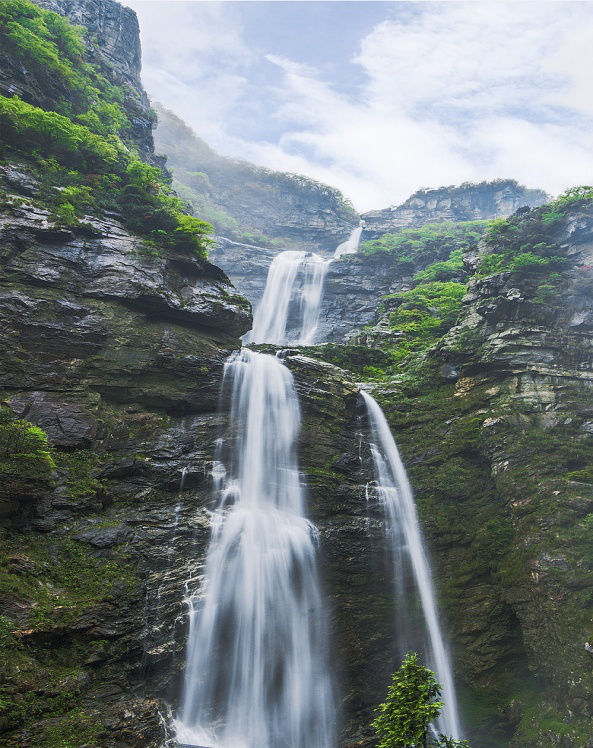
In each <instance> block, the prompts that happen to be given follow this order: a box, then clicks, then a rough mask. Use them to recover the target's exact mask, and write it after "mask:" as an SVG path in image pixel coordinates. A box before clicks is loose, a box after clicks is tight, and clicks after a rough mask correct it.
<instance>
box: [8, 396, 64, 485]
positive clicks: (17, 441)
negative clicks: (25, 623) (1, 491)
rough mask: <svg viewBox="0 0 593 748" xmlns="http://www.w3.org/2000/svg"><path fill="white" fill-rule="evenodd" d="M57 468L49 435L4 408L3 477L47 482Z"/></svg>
mask: <svg viewBox="0 0 593 748" xmlns="http://www.w3.org/2000/svg"><path fill="white" fill-rule="evenodd" d="M54 468H55V464H54V461H53V459H52V457H51V453H50V446H49V442H48V440H47V434H46V433H45V431H43V429H40V428H39V427H38V426H33V424H32V423H29V421H25V420H23V419H21V418H17V416H15V414H14V413H13V412H12V411H11V410H10V409H9V408H7V407H5V406H0V474H2V475H4V476H5V477H6V476H14V475H24V476H26V477H27V478H37V479H43V478H49V477H50V475H51V473H52V471H53V469H54Z"/></svg>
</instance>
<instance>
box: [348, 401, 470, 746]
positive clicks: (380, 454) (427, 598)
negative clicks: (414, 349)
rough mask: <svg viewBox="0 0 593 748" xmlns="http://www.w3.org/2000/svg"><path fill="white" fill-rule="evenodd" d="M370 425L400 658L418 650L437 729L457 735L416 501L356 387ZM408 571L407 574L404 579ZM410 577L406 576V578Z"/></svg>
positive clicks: (392, 447) (376, 409) (380, 421)
mask: <svg viewBox="0 0 593 748" xmlns="http://www.w3.org/2000/svg"><path fill="white" fill-rule="evenodd" d="M361 395H362V397H363V400H364V403H365V406H366V409H367V414H368V419H369V423H370V427H371V435H372V436H371V438H372V442H371V445H370V447H371V454H372V457H373V465H374V472H375V480H376V483H377V493H378V495H379V502H380V504H381V506H382V509H383V511H384V515H385V532H386V534H387V537H388V539H389V544H390V547H391V557H392V563H393V572H394V577H395V586H396V589H395V600H396V614H397V621H398V625H397V632H396V635H397V643H398V650H399V653H400V656H401V657H402V658H403V657H404V656H405V654H406V652H407V651H409V650H415V649H418V650H423V654H424V657H425V659H426V663H425V664H427V665H428V667H430V668H431V669H432V670H434V671H435V672H436V674H437V680H439V682H440V683H442V685H443V692H442V698H443V701H444V707H443V710H442V712H441V715H440V717H439V718H438V720H437V724H436V727H437V731H438V732H440V733H443V734H444V735H448V736H451V737H453V738H456V739H459V738H460V736H461V735H460V733H461V728H460V720H459V713H458V708H457V696H456V692H455V683H454V680H453V673H452V669H451V663H450V660H449V657H448V655H447V650H446V648H445V644H444V641H443V635H442V632H441V626H440V623H439V617H438V611H437V603H436V597H435V592H434V587H433V583H432V579H431V573H430V566H429V562H428V557H427V554H426V550H425V548H424V543H423V541H422V534H421V531H420V525H419V523H418V515H417V512H416V504H415V501H414V495H413V493H412V487H411V486H410V482H409V480H408V476H407V474H406V469H405V467H404V464H403V462H402V460H401V457H400V455H399V451H398V449H397V445H396V443H395V440H394V438H393V435H392V433H391V430H390V428H389V424H388V423H387V420H386V418H385V415H384V414H383V411H382V410H381V407H380V406H379V404H378V403H377V401H376V400H375V399H374V398H373V397H371V396H370V395H369V394H368V393H367V392H365V391H364V390H361ZM406 576H408V579H406ZM410 577H411V579H410ZM412 580H413V582H415V587H416V593H417V595H418V596H419V598H420V606H421V609H422V618H423V622H424V626H423V629H424V630H423V632H422V634H423V636H422V637H421V638H424V639H425V642H422V641H420V640H419V637H418V636H417V631H414V630H413V628H414V623H413V616H412V615H411V610H410V605H409V603H408V602H407V597H408V595H409V590H408V587H409V583H410V581H412Z"/></svg>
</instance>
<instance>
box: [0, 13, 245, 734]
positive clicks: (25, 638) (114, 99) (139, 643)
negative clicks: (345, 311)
mask: <svg viewBox="0 0 593 748" xmlns="http://www.w3.org/2000/svg"><path fill="white" fill-rule="evenodd" d="M43 5H48V6H50V5H51V7H54V8H55V9H57V10H58V11H60V12H63V13H64V14H65V15H72V17H73V18H74V19H75V20H76V21H79V22H83V23H85V24H88V25H89V28H90V29H92V33H93V34H96V35H97V37H98V41H93V40H89V39H88V37H86V36H84V35H83V36H81V35H80V34H79V32H78V31H76V30H75V29H73V28H72V27H71V26H70V25H69V24H64V23H63V22H61V21H60V18H59V17H58V16H54V15H52V14H50V15H43V14H40V12H39V11H36V10H35V6H34V5H31V4H28V3H26V2H24V3H9V2H7V3H4V4H3V5H2V8H1V9H0V21H1V23H0V33H2V34H3V39H5V41H3V42H2V54H1V59H0V71H1V74H0V79H1V80H2V81H3V82H4V83H5V84H6V87H4V88H3V89H2V94H3V96H2V99H1V103H2V111H1V116H2V117H3V119H2V126H3V127H2V141H1V143H0V146H1V148H2V153H3V162H2V165H1V167H0V320H1V322H0V330H1V333H0V337H1V346H2V350H3V356H2V361H1V364H0V388H1V389H0V393H1V394H0V399H1V406H0V473H1V474H2V479H1V480H0V525H1V527H2V530H1V532H2V551H1V554H0V600H1V602H0V607H1V615H0V649H1V651H2V655H1V656H2V661H3V670H2V673H1V675H0V693H1V699H0V701H1V706H0V742H1V743H2V745H6V746H30V747H31V748H33V747H35V748H37V746H41V745H43V746H47V747H48V748H54V747H55V748H57V747H58V746H60V747H64V746H69V747H70V748H81V747H82V746H91V745H92V746H138V747H140V746H142V747H143V748H146V747H147V746H154V748H157V746H161V745H162V742H163V736H164V734H165V733H164V732H163V724H165V722H164V720H165V719H166V702H165V701H164V698H163V697H164V696H166V695H168V693H169V692H168V688H169V685H170V684H172V686H171V694H174V693H177V691H178V683H177V680H176V672H177V671H176V667H177V666H176V664H175V659H174V658H175V655H176V654H178V653H179V652H181V651H182V649H183V643H182V642H183V640H182V637H179V638H177V637H175V636H174V635H173V634H174V631H175V627H176V626H177V624H178V623H179V621H180V620H181V618H182V615H183V603H182V596H183V593H182V590H183V584H184V580H185V579H186V578H187V575H188V574H189V567H190V566H192V564H199V562H200V559H201V557H202V555H201V550H200V549H203V546H204V544H205V543H206V542H207V538H208V534H209V531H208V521H207V516H206V509H205V507H206V506H207V503H208V501H209V497H210V493H209V489H208V488H207V487H206V470H207V468H206V466H207V461H208V460H210V459H211V449H212V446H213V440H214V439H215V438H216V434H217V433H218V425H219V417H218V414H217V409H218V391H219V382H220V377H221V372H222V365H223V363H224V361H225V359H226V357H227V355H228V353H229V352H230V350H231V349H233V348H235V347H237V346H238V340H239V336H240V335H241V334H242V333H243V332H245V331H246V330H247V329H248V328H249V327H250V324H251V316H250V308H249V304H248V302H247V301H246V300H245V299H244V298H243V297H240V296H238V295H237V294H236V292H235V290H234V289H233V287H232V286H231V285H230V283H229V281H228V279H227V277H226V276H225V275H224V273H223V272H222V271H221V270H219V269H218V268H217V267H215V266H213V265H211V264H210V263H208V262H206V261H205V260H204V259H203V251H202V250H201V249H200V246H199V243H196V240H195V236H194V235H192V236H191V237H189V239H188V238H187V237H186V238H183V239H182V240H181V241H170V240H169V234H168V231H170V232H173V226H174V225H175V223H176V224H177V229H178V230H179V232H181V233H179V232H178V233H177V236H178V237H180V238H181V237H182V235H183V226H184V225H187V226H189V224H187V220H190V221H193V219H190V217H189V216H186V217H184V216H183V215H182V214H181V213H179V212H178V208H177V204H176V203H175V202H174V201H173V202H172V201H171V200H172V198H171V199H170V198H169V196H168V195H167V194H166V188H165V187H164V186H163V187H161V183H160V182H159V183H157V182H156V181H155V180H156V179H157V177H158V175H159V172H158V170H154V169H151V168H150V167H148V166H146V164H144V163H143V162H141V161H138V160H137V159H131V157H130V156H129V151H127V150H126V148H125V147H123V146H119V145H117V144H118V142H119V141H118V140H117V138H118V137H119V136H118V134H116V133H115V132H113V129H114V128H116V127H121V137H122V138H125V141H126V142H128V143H132V144H135V145H137V146H138V147H139V148H140V150H141V151H143V152H144V154H145V156H146V158H147V159H149V160H153V158H152V156H153V154H152V135H151V125H150V118H149V117H148V114H147V112H148V109H147V106H146V95H145V93H144V92H143V91H142V89H141V88H140V84H139V78H138V74H139V42H138V26H137V21H136V17H135V15H134V14H133V13H132V12H131V11H129V10H127V9H124V8H122V6H120V5H119V4H118V3H116V2H114V1H113V0H101V1H100V2H95V1H94V0H88V1H87V2H76V3H69V2H63V3H61V2H60V3H53V2H52V3H43ZM27 18H32V19H35V24H36V25H35V24H34V25H33V28H35V29H36V30H38V31H39V30H41V31H39V33H42V34H45V35H46V37H45V38H46V40H47V48H46V51H45V55H46V56H45V58H43V57H42V56H41V51H40V47H39V46H38V45H37V46H36V45H35V44H34V43H32V41H31V36H30V35H27V34H26V33H19V29H20V28H23V26H24V25H26V23H27V21H26V19H27ZM52 40H55V41H52ZM82 42H84V44H85V45H87V46H86V47H85V49H86V52H84V51H83V48H82V47H81V46H80V44H81V43H82ZM52 45H54V46H52ZM60 45H69V46H68V47H67V48H68V49H69V50H70V52H69V54H65V55H64V59H63V60H62V61H61V62H60V65H59V67H57V68H56V72H55V73H54V74H53V78H52V81H53V82H50V84H47V85H46V76H47V74H48V73H49V72H51V71H52V69H53V68H52V65H54V63H55V59H56V57H55V54H54V51H55V49H57V48H59V46H60ZM65 48H66V47H65ZM82 55H85V56H82ZM88 66H91V67H88ZM15 71H17V72H18V74H19V75H20V78H19V77H15V74H14V72H15ZM81 81H82V83H84V84H85V85H87V88H86V89H84V90H83V85H82V83H81ZM21 84H22V85H21ZM52 85H53V86H54V87H53V88H52ZM68 85H71V86H72V89H71V90H70V89H69V88H68ZM19 86H20V87H19ZM88 86H95V87H96V88H95V94H94V95H95V96H96V100H95V106H96V112H100V113H101V114H102V115H104V117H105V119H103V120H100V119H97V118H96V117H92V116H89V114H88V111H87V110H86V106H87V99H86V98H85V91H86V90H88ZM60 88H61V90H60V91H58V89H60ZM13 94H20V95H21V98H19V99H17V98H12V95H13ZM65 95H70V96H71V100H72V101H73V102H74V105H73V106H72V109H71V110H68V108H67V107H66V106H65V104H64V96H65ZM54 96H55V99H54V98H52V97H54ZM21 102H22V103H21ZM33 105H34V106H33ZM13 107H16V111H20V112H21V117H22V118H21V120H20V121H21V122H25V121H26V122H27V123H28V126H27V128H26V129H25V130H24V131H22V132H21V137H20V138H15V137H14V133H15V128H16V127H17V126H18V125H17V124H15V120H14V119H12V112H13V111H14V109H13ZM34 107H38V108H34ZM118 107H121V109H118ZM56 108H57V109H59V110H60V111H61V112H62V114H60V115H56V114H53V113H52V114H49V115H46V110H49V111H50V112H53V110H54V109H56ZM72 110H73V114H72V115H71V117H68V116H66V113H67V112H68V111H72ZM27 118H28V119H27ZM18 121H19V120H17V121H16V122H17V123H18ZM43 125H48V126H50V127H53V126H54V125H57V126H59V127H60V128H61V130H60V132H61V134H62V140H60V141H57V140H56V139H51V138H50V139H49V140H47V139H45V137H44V136H42V134H41V132H42V126H43ZM111 128H113V129H112V132H111V134H110V138H111V139H110V140H109V141H106V140H105V141H104V140H103V133H104V132H105V131H106V130H107V131H108V130H109V129H111ZM16 132H18V130H17V131H16ZM69 138H71V139H72V140H75V142H77V143H78V147H77V149H76V159H75V161H72V160H71V159H72V156H71V150H70V147H71V140H70V139H69ZM32 144H35V151H34V152H33V148H31V152H30V151H28V146H31V145H32ZM113 144H116V146H117V148H116V146H113ZM114 148H116V150H114ZM116 153H117V156H116ZM87 159H88V160H87ZM89 165H90V166H89ZM147 176H148V177H149V179H148V180H147V179H146V177H147ZM122 183H123V184H124V185H125V187H123V188H122V187H120V185H122ZM147 183H148V186H147ZM162 184H163V185H164V182H163V183H162ZM124 203H125V204H127V208H126V210H125V211H124V210H123V205H124ZM132 203H134V205H136V206H137V207H138V208H140V212H141V213H142V215H143V217H144V220H145V221H148V222H149V224H152V226H153V228H154V231H155V233H153V234H152V238H148V235H147V233H146V229H147V228H148V225H146V226H144V227H143V231H144V232H143V233H142V234H141V235H139V234H138V233H136V232H135V231H134V230H133V229H131V228H130V221H129V216H130V211H132V212H133V208H132V207H131V206H132ZM171 222H173V223H171ZM184 222H185V223H184ZM192 228H193V225H192V227H190V230H191V229H192ZM151 230H152V229H151ZM188 241H189V243H188ZM190 247H191V248H190ZM184 469H186V470H185V477H186V482H185V493H184V494H183V498H180V493H179V487H180V479H181V475H182V473H183V472H184ZM181 557H183V560H181ZM192 568H193V567H192ZM164 661H166V662H167V663H168V666H167V668H166V669H165V668H164V667H163V666H162V663H163V662H164Z"/></svg>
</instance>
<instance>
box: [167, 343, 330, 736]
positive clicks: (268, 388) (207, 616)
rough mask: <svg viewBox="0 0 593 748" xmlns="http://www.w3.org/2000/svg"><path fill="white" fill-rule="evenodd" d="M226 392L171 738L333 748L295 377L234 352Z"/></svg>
mask: <svg viewBox="0 0 593 748" xmlns="http://www.w3.org/2000/svg"><path fill="white" fill-rule="evenodd" d="M223 389H224V390H225V391H226V393H227V394H228V396H229V397H230V402H231V413H230V423H231V426H230V433H229V435H228V438H227V439H226V440H225V441H224V442H223V444H222V445H221V449H220V455H219V461H218V464H217V467H216V469H215V470H214V471H213V472H215V474H216V475H215V479H218V480H219V503H218V511H217V513H216V517H215V520H214V521H213V523H212V537H211V541H210V546H209V549H208V554H207V559H206V566H205V575H204V579H205V581H204V584H203V586H202V587H201V589H199V590H194V591H193V593H191V594H190V597H189V608H190V631H189V640H188V650H187V661H186V668H185V684H184V693H183V699H182V708H181V711H180V716H179V719H178V722H177V725H176V727H177V739H178V740H179V741H180V742H181V743H186V744H189V745H208V746H221V747H222V746H224V747H225V748H276V747H277V746H280V745H282V746H285V747H286V748H333V746H334V745H335V726H334V723H335V713H336V710H335V704H334V699H333V692H332V685H331V679H330V676H329V666H328V661H327V657H328V654H327V653H328V636H327V631H326V622H325V612H324V606H323V602H322V599H321V594H320V588H319V582H318V578H317V550H316V530H315V527H314V526H313V525H312V524H311V523H310V522H309V521H308V520H307V519H306V517H305V515H304V492H303V487H302V485H301V479H300V476H299V471H298V464H297V460H296V452H295V447H296V439H297V437H298V433H299V428H300V409H299V404H298V400H297V396H296V393H295V389H294V383H293V378H292V374H291V373H290V371H289V369H288V368H287V367H286V366H285V365H284V364H283V363H282V361H281V360H280V359H279V358H277V357H275V356H271V355H265V354H262V353H255V352H253V351H250V350H248V349H243V350H242V351H240V352H238V353H237V354H234V355H233V356H232V357H231V358H230V359H229V361H228V362H227V364H226V366H225V375H224V381H223ZM223 399H224V398H223ZM223 465H224V467H223ZM225 470H226V472H225Z"/></svg>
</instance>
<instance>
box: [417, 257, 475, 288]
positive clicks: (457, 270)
mask: <svg viewBox="0 0 593 748" xmlns="http://www.w3.org/2000/svg"><path fill="white" fill-rule="evenodd" d="M468 277H469V276H468V273H467V271H466V270H465V268H464V265H463V250H462V249H454V250H453V251H452V252H451V254H450V255H449V258H448V259H447V260H443V261H442V262H433V263H432V265H429V266H428V267H427V268H425V269H424V270H419V271H418V272H417V273H416V274H415V275H414V280H416V281H420V282H428V281H452V280H455V281H459V282H461V283H466V282H467V280H468Z"/></svg>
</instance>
